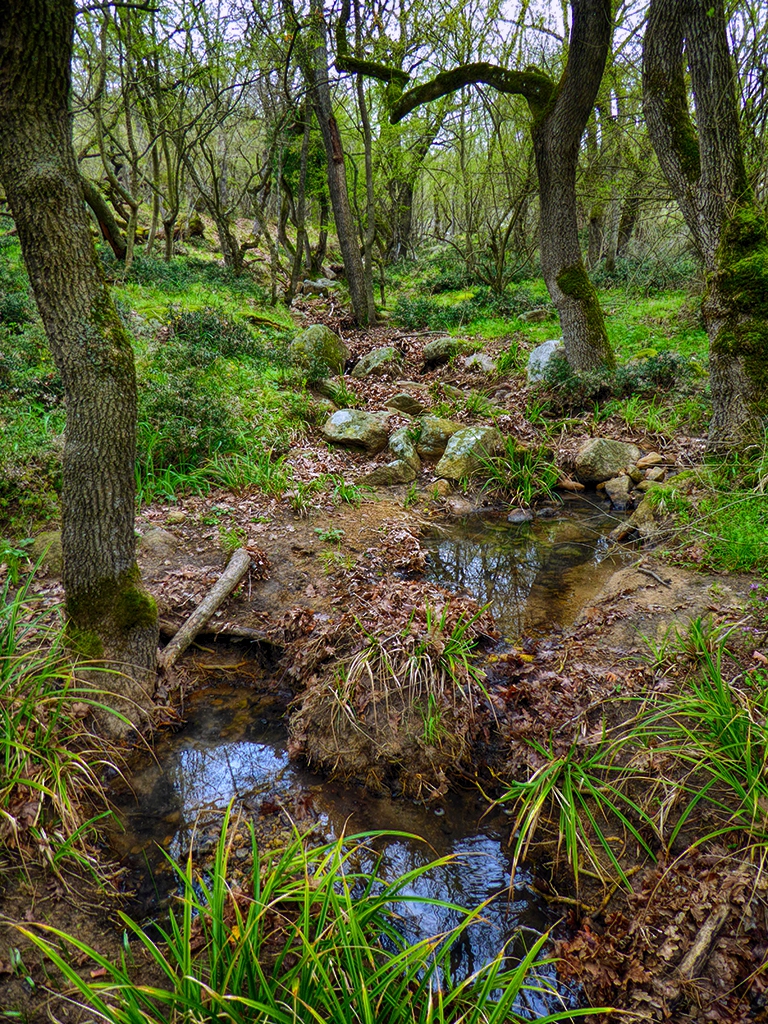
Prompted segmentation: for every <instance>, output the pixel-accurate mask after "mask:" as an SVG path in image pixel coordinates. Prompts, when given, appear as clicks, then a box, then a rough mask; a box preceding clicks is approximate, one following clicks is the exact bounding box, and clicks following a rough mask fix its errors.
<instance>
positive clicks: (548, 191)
mask: <svg viewBox="0 0 768 1024" xmlns="http://www.w3.org/2000/svg"><path fill="white" fill-rule="evenodd" d="M571 9H572V12H573V24H572V29H571V37H570V41H569V45H568V61H567V63H566V67H565V71H564V72H563V75H562V78H561V79H560V81H559V82H557V83H555V82H553V81H552V80H551V79H550V78H549V77H548V76H547V75H545V74H544V73H543V72H541V71H538V70H537V69H535V68H526V69H525V70H523V71H517V70H514V69H510V68H502V67H498V66H497V65H494V64H489V63H486V62H478V63H474V64H464V65H462V66H461V67H458V68H453V69H452V70H450V71H443V72H441V73H440V74H438V75H436V76H435V78H433V79H432V80H431V81H429V82H424V83H422V84H420V85H417V86H415V87H414V88H412V89H409V90H408V91H407V92H405V93H402V94H400V95H397V96H396V95H395V90H401V88H402V78H401V77H400V78H396V77H395V76H394V75H393V73H392V70H391V69H386V68H382V66H380V65H376V64H372V63H371V62H366V68H365V71H366V73H368V74H372V75H374V76H375V77H377V78H379V79H382V80H383V81H386V82H387V83H388V87H389V89H390V94H391V96H392V100H393V103H392V111H391V118H390V119H391V121H392V122H393V123H395V124H396V123H397V122H398V121H400V120H402V118H403V117H405V116H406V114H408V113H410V112H411V111H412V110H414V109H415V108H416V107H418V106H421V105H422V104H423V103H430V102H432V101H433V100H436V99H439V98H440V97H441V96H446V95H447V94H448V93H451V92H454V91H456V90H457V89H460V88H462V87H463V86H466V85H471V84H484V85H490V86H492V87H493V88H494V89H497V90H498V91H499V92H504V93H510V94H513V95H519V96H523V97H525V99H526V101H527V103H528V106H529V108H530V111H531V114H532V117H533V123H532V127H531V134H532V138H533V146H534V153H535V157H536V170H537V174H538V182H539V200H540V205H541V218H540V223H541V265H542V271H543V274H544V279H545V281H546V284H547V288H548V290H549V294H550V295H551V296H552V301H553V302H554V304H555V306H556V308H557V311H558V313H559V315H560V325H561V328H562V332H563V342H564V344H565V351H566V356H567V358H568V362H569V363H570V365H571V367H572V369H574V370H577V371H579V370H589V369H594V368H596V367H599V366H608V367H612V366H613V365H614V363H615V360H614V356H613V353H612V351H611V347H610V344H609V342H608V335H607V332H606V330H605V322H604V320H603V314H602V310H601V308H600V303H599V301H598V298H597V292H596V291H595V288H594V286H593V285H592V282H591V281H590V279H589V276H588V274H587V271H586V268H585V266H584V261H583V259H582V255H581V248H580V246H579V235H578V221H577V205H576V169H577V163H578V156H579V146H580V143H581V137H582V135H583V133H584V129H585V128H586V124H587V120H588V118H589V115H590V113H591V111H592V107H593V105H594V103H595V99H596V98H597V92H598V89H599V87H600V81H601V79H602V77H603V70H604V68H605V61H606V58H607V56H608V47H609V45H610V41H611V31H612V16H611V3H610V0H571ZM342 21H343V16H342ZM341 37H342V32H341V31H339V32H338V33H337V38H341ZM339 53H340V57H339V59H337V66H338V67H341V68H345V69H347V70H358V69H359V62H358V61H356V60H355V59H353V58H350V57H349V55H348V52H347V44H346V39H344V41H343V42H342V43H341V44H340V46H339Z"/></svg>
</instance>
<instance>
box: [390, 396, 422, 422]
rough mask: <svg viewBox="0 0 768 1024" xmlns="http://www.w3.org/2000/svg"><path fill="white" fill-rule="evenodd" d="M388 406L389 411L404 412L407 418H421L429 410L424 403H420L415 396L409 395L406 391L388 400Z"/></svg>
mask: <svg viewBox="0 0 768 1024" xmlns="http://www.w3.org/2000/svg"><path fill="white" fill-rule="evenodd" d="M386 405H387V408H388V409H395V410H396V411H397V412H403V413H405V415H406V416H421V414H422V413H423V412H426V410H427V407H426V406H425V405H424V403H423V402H420V401H419V399H418V398H414V396H413V395H409V394H408V393H407V392H405V391H401V392H400V393H399V394H397V395H392V397H391V398H388V399H387V402H386Z"/></svg>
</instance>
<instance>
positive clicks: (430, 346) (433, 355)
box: [424, 338, 461, 366]
mask: <svg viewBox="0 0 768 1024" xmlns="http://www.w3.org/2000/svg"><path fill="white" fill-rule="evenodd" d="M460 348H461V342H460V341H459V340H458V339H457V338H435V340H434V341H428V342H427V344H426V345H425V346H424V362H425V363H426V365H427V366H441V365H442V364H443V363H447V362H448V360H449V359H451V358H452V357H453V356H455V355H456V353H457V352H458V351H459V349H460Z"/></svg>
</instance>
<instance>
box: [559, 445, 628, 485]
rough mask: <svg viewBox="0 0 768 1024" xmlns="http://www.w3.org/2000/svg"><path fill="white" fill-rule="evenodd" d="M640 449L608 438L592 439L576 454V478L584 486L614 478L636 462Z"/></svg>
mask: <svg viewBox="0 0 768 1024" xmlns="http://www.w3.org/2000/svg"><path fill="white" fill-rule="evenodd" d="M639 457H640V449H639V448H638V447H637V445H634V444H625V443H624V442H623V441H614V440H613V439H612V438H610V437H593V438H592V440H591V441H587V443H586V444H584V445H582V446H581V448H580V449H579V450H578V452H577V453H576V459H575V466H574V468H575V470H576V476H577V477H578V478H579V480H581V482H582V483H584V484H597V483H602V481H604V480H610V479H611V478H612V477H615V476H616V475H617V474H618V473H619V472H620V471H621V470H622V469H624V468H625V467H626V466H628V465H630V464H632V463H635V462H637V460H638V458H639Z"/></svg>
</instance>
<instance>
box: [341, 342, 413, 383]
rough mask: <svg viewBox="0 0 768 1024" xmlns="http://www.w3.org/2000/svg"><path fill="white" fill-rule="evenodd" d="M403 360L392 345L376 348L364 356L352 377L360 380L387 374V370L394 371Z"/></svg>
mask: <svg viewBox="0 0 768 1024" xmlns="http://www.w3.org/2000/svg"><path fill="white" fill-rule="evenodd" d="M401 359H402V356H401V355H400V353H399V352H398V351H397V349H396V348H394V347H393V346H392V345H386V346H385V347H384V348H375V349H374V350H373V351H372V352H368V353H367V354H366V355H364V356H363V358H362V359H361V360H360V362H359V363H358V364H357V366H356V367H355V368H354V370H353V371H352V376H353V377H358V378H360V377H371V376H375V375H378V374H382V373H386V372H387V370H394V369H395V368H396V367H397V365H398V364H399V362H400V360H401Z"/></svg>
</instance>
